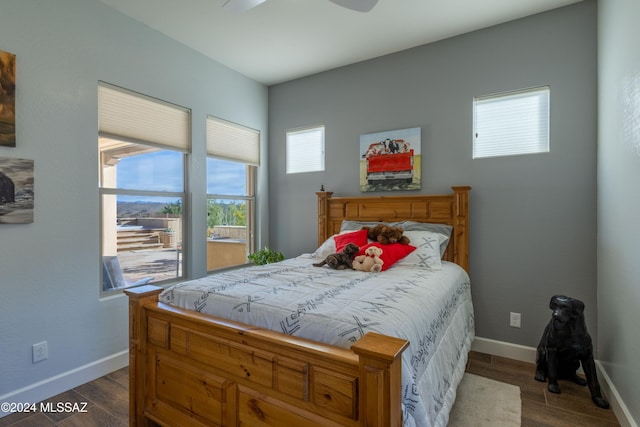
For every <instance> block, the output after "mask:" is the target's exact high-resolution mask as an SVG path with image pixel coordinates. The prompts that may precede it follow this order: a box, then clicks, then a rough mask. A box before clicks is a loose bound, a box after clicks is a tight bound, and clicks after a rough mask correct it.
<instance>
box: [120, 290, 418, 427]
mask: <svg viewBox="0 0 640 427" xmlns="http://www.w3.org/2000/svg"><path fill="white" fill-rule="evenodd" d="M160 291H161V289H160V288H157V287H154V286H143V287H139V288H134V289H131V290H127V291H126V292H127V294H128V295H129V298H130V320H131V330H130V337H131V340H130V341H131V348H130V351H131V352H130V365H129V370H130V372H129V375H130V382H131V384H130V387H131V390H130V393H131V397H132V399H131V402H130V406H131V407H130V417H131V425H132V426H142V425H148V421H153V422H156V423H157V424H159V425H176V426H238V425H260V426H292V427H293V426H296V427H298V426H300V427H304V426H317V425H326V426H365V425H366V426H399V425H401V419H402V417H401V408H400V400H401V399H400V390H401V364H400V363H401V362H400V357H401V354H402V352H403V351H404V349H405V348H406V346H407V345H408V342H407V341H406V340H402V339H398V338H393V337H387V336H384V335H379V334H374V333H370V334H368V335H366V336H365V337H364V338H362V339H361V340H360V341H358V342H357V343H356V344H354V346H353V347H352V351H349V350H345V349H341V348H337V347H333V346H328V345H324V344H320V343H315V342H312V341H308V340H303V339H299V338H294V337H290V336H287V335H283V334H280V333H277V332H271V331H266V330H263V329H259V328H252V327H249V326H246V325H242V324H238V323H233V322H228V321H225V320H222V319H216V318H213V317H211V316H207V315H203V314H199V313H195V312H191V311H189V310H181V309H177V308H174V307H170V306H167V305H164V304H162V303H158V302H157V297H158V294H159V292H160Z"/></svg>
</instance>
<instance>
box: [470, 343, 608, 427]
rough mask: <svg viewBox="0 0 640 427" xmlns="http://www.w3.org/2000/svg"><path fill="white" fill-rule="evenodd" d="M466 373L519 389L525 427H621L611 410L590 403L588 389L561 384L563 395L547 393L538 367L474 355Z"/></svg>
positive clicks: (515, 361)
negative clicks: (537, 374)
mask: <svg viewBox="0 0 640 427" xmlns="http://www.w3.org/2000/svg"><path fill="white" fill-rule="evenodd" d="M467 372H470V373H473V374H476V375H480V376H483V377H487V378H491V379H494V380H496V381H501V382H504V383H508V384H513V385H517V386H519V387H520V398H521V400H522V427H533V426H535V427H547V426H550V427H568V426H576V427H577V426H580V427H587V426H602V427H610V426H619V425H620V423H618V420H617V419H616V416H615V415H614V413H613V410H611V409H601V408H599V407H597V406H596V405H595V404H594V403H593V402H592V401H591V395H590V394H589V388H588V387H581V386H579V385H577V384H574V383H573V382H567V381H559V385H560V389H561V391H562V392H561V393H560V394H554V393H550V392H549V391H547V384H546V383H542V382H539V381H536V380H535V379H534V378H533V376H534V373H535V364H533V363H526V362H520V361H517V360H512V359H505V358H504V357H498V356H492V355H489V354H483V353H476V352H471V354H470V355H469V363H468V364H467Z"/></svg>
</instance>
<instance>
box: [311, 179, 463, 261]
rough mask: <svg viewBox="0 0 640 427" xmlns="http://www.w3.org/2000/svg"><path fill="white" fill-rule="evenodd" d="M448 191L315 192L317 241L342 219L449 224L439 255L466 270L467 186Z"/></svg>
mask: <svg viewBox="0 0 640 427" xmlns="http://www.w3.org/2000/svg"><path fill="white" fill-rule="evenodd" d="M451 188H452V189H453V193H452V194H433V195H431V194H417V195H410V196H372V197H371V196H370V197H367V196H357V197H332V195H333V193H332V192H330V191H320V192H318V193H316V194H317V195H318V245H321V244H322V242H324V241H325V240H326V239H328V238H329V237H330V236H332V235H334V234H337V233H339V232H340V225H341V224H342V221H343V220H345V219H346V220H354V221H379V222H395V221H405V220H409V221H417V222H431V223H437V224H449V225H452V226H453V232H452V233H451V239H450V240H449V246H447V251H446V252H445V254H444V256H443V257H442V259H444V260H446V261H451V262H455V263H456V264H458V265H459V266H461V267H462V268H464V269H465V270H466V271H467V272H469V191H470V190H471V187H469V186H461V187H451Z"/></svg>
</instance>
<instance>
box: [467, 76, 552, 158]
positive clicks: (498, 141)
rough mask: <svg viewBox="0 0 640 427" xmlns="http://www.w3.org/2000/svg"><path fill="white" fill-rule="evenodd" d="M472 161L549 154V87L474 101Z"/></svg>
mask: <svg viewBox="0 0 640 427" xmlns="http://www.w3.org/2000/svg"><path fill="white" fill-rule="evenodd" d="M473 132H474V138H473V158H474V159H477V158H481V157H498V156H511V155H517V154H531V153H544V152H548V151H549V87H548V86H544V87H538V88H533V89H527V90H522V91H516V92H508V93H502V94H498V95H489V96H484V97H479V98H475V99H474V101H473Z"/></svg>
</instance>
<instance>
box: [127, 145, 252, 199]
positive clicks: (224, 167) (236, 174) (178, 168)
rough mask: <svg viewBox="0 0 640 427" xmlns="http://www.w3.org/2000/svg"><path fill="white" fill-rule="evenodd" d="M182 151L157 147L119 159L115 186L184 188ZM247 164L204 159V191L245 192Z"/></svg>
mask: <svg viewBox="0 0 640 427" xmlns="http://www.w3.org/2000/svg"><path fill="white" fill-rule="evenodd" d="M182 177H183V165H182V153H179V152H175V151H168V150H164V151H156V152H153V153H147V154H144V155H138V156H130V157H125V158H123V159H122V160H121V161H120V163H118V184H117V186H118V188H122V189H129V190H137V189H141V190H149V191H173V192H181V191H183V185H184V184H183V178H182ZM245 183H246V166H245V165H244V164H242V163H237V162H230V161H225V160H219V159H207V193H209V194H220V195H244V194H245V192H246V189H245ZM119 200H121V201H124V200H126V201H137V200H149V201H154V202H158V201H160V202H163V201H165V202H169V201H170V200H164V199H158V198H157V197H154V198H151V199H148V198H142V197H135V196H133V197H131V196H129V197H126V198H119Z"/></svg>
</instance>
